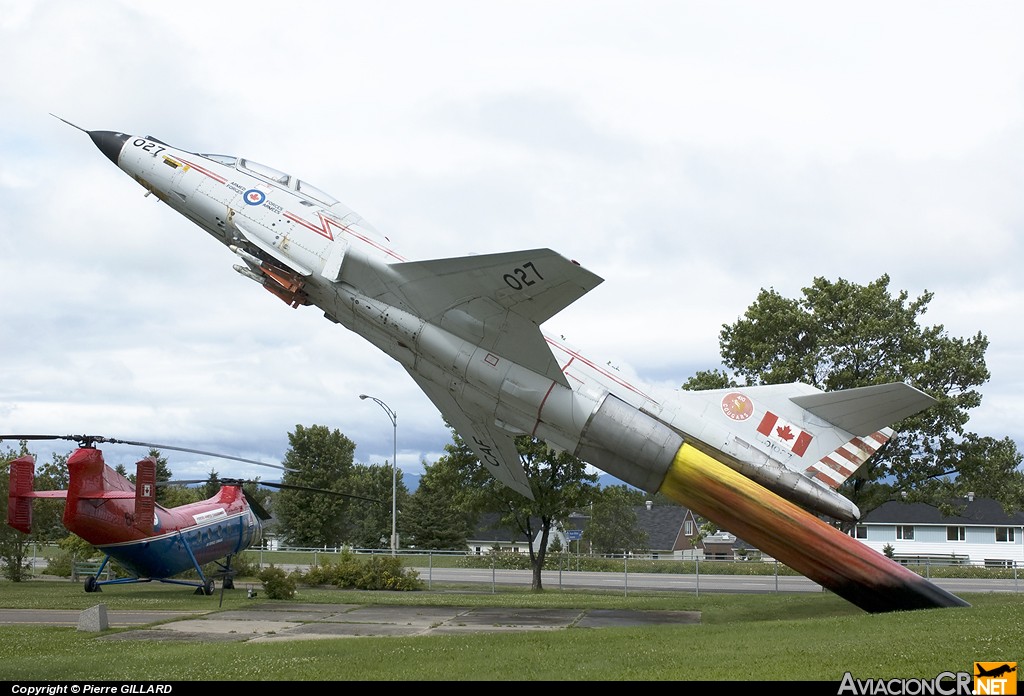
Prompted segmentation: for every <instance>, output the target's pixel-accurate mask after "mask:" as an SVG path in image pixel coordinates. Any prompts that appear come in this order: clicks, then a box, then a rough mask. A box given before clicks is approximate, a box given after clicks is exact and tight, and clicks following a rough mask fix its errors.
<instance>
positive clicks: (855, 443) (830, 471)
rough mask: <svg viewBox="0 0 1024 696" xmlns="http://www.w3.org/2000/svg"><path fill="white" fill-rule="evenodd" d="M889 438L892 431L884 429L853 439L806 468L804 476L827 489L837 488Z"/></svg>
mask: <svg viewBox="0 0 1024 696" xmlns="http://www.w3.org/2000/svg"><path fill="white" fill-rule="evenodd" d="M891 436H892V430H890V429H889V428H885V429H884V430H879V431H878V432H876V433H873V434H871V435H869V436H867V437H855V438H853V439H852V440H850V441H849V442H847V443H846V444H845V445H842V446H841V447H839V448H838V449H836V450H835V451H834V452H832V453H831V454H827V455H825V456H824V457H822V458H821V459H819V460H818V461H817V462H815V463H814V464H811V465H810V466H809V467H807V471H806V474H807V475H808V476H809V477H811V478H813V479H817V480H818V481H820V482H821V483H824V484H825V485H826V486H828V487H829V488H838V487H839V484H841V483H842V482H843V481H845V480H846V479H848V478H850V477H851V476H852V475H853V472H855V471H856V470H857V469H859V468H860V465H861V464H863V463H864V462H866V461H867V460H868V457H870V456H871V455H872V454H874V453H875V452H877V451H878V448H879V447H881V446H882V445H884V444H885V443H886V442H888V441H889V438H890V437H891Z"/></svg>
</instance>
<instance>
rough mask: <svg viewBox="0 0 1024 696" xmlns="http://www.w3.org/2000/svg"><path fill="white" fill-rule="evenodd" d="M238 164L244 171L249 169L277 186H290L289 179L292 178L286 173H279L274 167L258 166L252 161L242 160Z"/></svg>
mask: <svg viewBox="0 0 1024 696" xmlns="http://www.w3.org/2000/svg"><path fill="white" fill-rule="evenodd" d="M238 164H239V166H240V167H242V169H247V170H249V171H250V172H252V173H253V174H257V175H259V176H262V177H263V178H264V179H270V180H271V181H273V182H274V183H275V184H281V185H283V186H287V185H288V179H290V178H291V177H290V176H289V175H288V174H285V173H284V172H281V171H278V170H277V169H274V168H273V167H268V166H266V165H264V164H258V163H256V162H253V161H252V160H247V159H242V160H238Z"/></svg>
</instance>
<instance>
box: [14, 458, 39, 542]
mask: <svg viewBox="0 0 1024 696" xmlns="http://www.w3.org/2000/svg"><path fill="white" fill-rule="evenodd" d="M35 469H36V460H35V457H33V456H32V455H31V454H26V455H24V456H22V457H18V458H17V459H15V460H14V461H12V462H11V470H10V488H9V489H8V491H7V524H8V525H10V526H11V527H14V528H15V529H17V530H18V531H19V532H24V533H25V534H31V533H32V498H31V497H30V494H31V493H32V490H33V488H34V487H35V479H36V474H35Z"/></svg>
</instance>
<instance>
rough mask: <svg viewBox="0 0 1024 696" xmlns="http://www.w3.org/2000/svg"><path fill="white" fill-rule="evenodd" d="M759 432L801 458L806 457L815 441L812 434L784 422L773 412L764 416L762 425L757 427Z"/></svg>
mask: <svg viewBox="0 0 1024 696" xmlns="http://www.w3.org/2000/svg"><path fill="white" fill-rule="evenodd" d="M757 432H759V433H761V434H762V435H765V436H767V437H770V438H771V439H772V440H775V441H776V442H778V443H779V444H780V445H782V446H783V447H785V448H786V449H788V450H790V451H792V452H793V454H796V455H797V456H800V457H802V456H804V452H806V451H807V447H808V446H809V445H810V444H811V440H812V439H814V438H813V436H812V435H811V434H810V433H806V432H804V431H803V430H801V429H800V428H798V427H796V426H795V425H793V424H792V423H789V422H787V421H784V420H782V419H781V418H779V417H778V416H776V415H775V414H774V413H772V412H771V411H768V412H767V413H765V414H764V418H762V419H761V424H760V425H758V426H757Z"/></svg>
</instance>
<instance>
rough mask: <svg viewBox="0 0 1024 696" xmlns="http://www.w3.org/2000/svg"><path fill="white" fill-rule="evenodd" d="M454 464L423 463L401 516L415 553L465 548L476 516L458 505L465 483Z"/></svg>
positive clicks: (453, 460) (448, 459)
mask: <svg viewBox="0 0 1024 696" xmlns="http://www.w3.org/2000/svg"><path fill="white" fill-rule="evenodd" d="M467 453H468V451H467ZM456 462H458V459H457V458H454V457H450V456H448V455H446V456H443V457H441V459H439V460H438V461H437V462H435V463H434V464H427V463H426V462H424V463H423V469H424V473H423V476H421V477H420V483H419V486H418V487H417V488H416V492H415V493H413V494H412V495H411V496H410V497H409V502H408V504H407V506H406V511H407V514H406V515H404V516H403V519H404V520H405V534H406V535H407V536H406V539H407V540H408V542H409V543H410V544H411V545H414V546H415V547H416V548H417V549H436V550H449V551H464V550H465V549H466V548H467V540H468V539H469V535H470V533H471V532H472V531H473V520H474V519H475V516H474V515H473V514H472V513H471V512H470V511H467V509H466V505H465V504H464V503H460V501H462V500H463V499H464V498H465V496H464V495H463V491H464V490H465V481H464V480H463V476H461V475H460V471H461V469H460V466H459V465H458V464H456Z"/></svg>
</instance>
